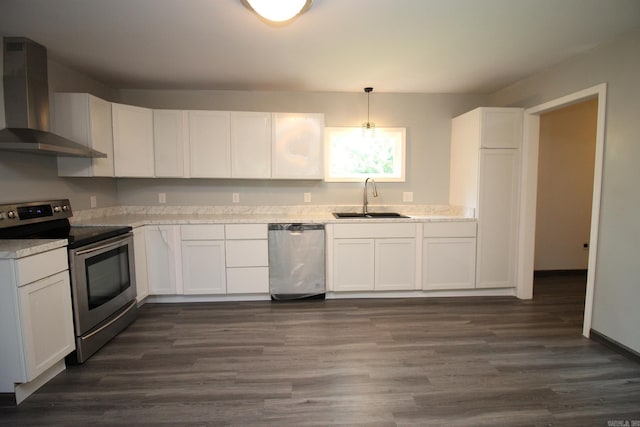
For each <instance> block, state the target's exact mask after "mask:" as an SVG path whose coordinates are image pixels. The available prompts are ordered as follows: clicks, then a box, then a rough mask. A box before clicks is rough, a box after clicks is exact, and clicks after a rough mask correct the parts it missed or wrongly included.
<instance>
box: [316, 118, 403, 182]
mask: <svg viewBox="0 0 640 427" xmlns="http://www.w3.org/2000/svg"><path fill="white" fill-rule="evenodd" d="M351 132H353V133H356V132H358V133H359V134H360V135H362V132H367V131H364V130H363V129H362V128H361V127H349V126H336V127H325V128H324V181H325V182H361V181H364V180H365V179H366V178H373V179H375V180H376V182H405V181H406V169H407V162H406V158H407V138H406V128H403V127H379V128H375V130H374V134H375V133H391V134H393V133H398V134H399V136H400V142H399V147H396V149H399V150H400V153H399V154H400V159H399V163H400V174H399V176H390V175H385V174H376V173H363V174H360V175H358V176H331V175H330V171H331V138H332V136H334V135H336V134H338V135H339V134H341V133H351ZM362 137H363V138H365V136H362ZM394 160H395V159H394ZM396 162H397V160H396Z"/></svg>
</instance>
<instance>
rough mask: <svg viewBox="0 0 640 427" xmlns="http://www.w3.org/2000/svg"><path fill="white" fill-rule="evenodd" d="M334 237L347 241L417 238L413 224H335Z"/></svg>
mask: <svg viewBox="0 0 640 427" xmlns="http://www.w3.org/2000/svg"><path fill="white" fill-rule="evenodd" d="M333 237H334V238H345V239H359V238H365V239H366V238H397V237H416V225H415V224H413V223H392V224H382V223H380V222H372V223H369V224H334V225H333Z"/></svg>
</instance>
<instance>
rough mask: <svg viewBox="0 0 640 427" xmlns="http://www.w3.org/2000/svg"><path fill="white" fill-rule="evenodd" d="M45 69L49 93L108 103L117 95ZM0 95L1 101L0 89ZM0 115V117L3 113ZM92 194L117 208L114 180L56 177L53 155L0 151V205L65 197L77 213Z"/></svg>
mask: <svg viewBox="0 0 640 427" xmlns="http://www.w3.org/2000/svg"><path fill="white" fill-rule="evenodd" d="M1 56H2V55H0V57H1ZM1 61H2V60H1V59H0V62H1ZM0 65H1V63H0ZM1 68H2V67H0V69H1ZM48 68H49V91H50V92H88V93H93V94H94V95H96V96H99V97H101V98H104V99H109V100H113V99H114V97H115V96H116V95H117V92H116V91H114V90H112V89H110V88H108V87H107V86H105V85H103V84H101V83H99V82H97V81H95V80H92V79H90V78H88V77H86V76H84V75H82V74H80V73H77V72H76V71H74V70H72V69H70V68H68V67H65V66H63V65H60V64H58V63H56V62H53V61H49V62H48ZM0 95H2V96H0V99H4V95H3V91H2V89H1V88H0ZM0 110H2V109H0ZM0 113H2V114H4V110H2V111H0ZM2 121H4V116H3V120H2ZM92 195H95V196H96V198H97V201H98V206H99V207H104V206H114V205H117V203H118V202H117V187H116V182H115V180H113V179H108V178H107V179H105V178H91V179H82V178H59V177H58V171H57V164H56V157H55V156H45V155H41V154H34V153H12V152H9V151H0V203H12V202H21V201H31V200H46V199H51V198H68V199H70V201H71V206H72V207H73V209H75V210H78V209H88V208H89V197H90V196H92Z"/></svg>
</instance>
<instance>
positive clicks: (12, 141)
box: [0, 37, 107, 157]
mask: <svg viewBox="0 0 640 427" xmlns="http://www.w3.org/2000/svg"><path fill="white" fill-rule="evenodd" d="M3 57H4V67H3V68H4V72H3V87H4V109H5V119H6V128H5V129H0V150H10V151H28V152H36V153H40V154H50V155H60V156H75V157H107V155H106V154H104V153H101V152H99V151H96V150H92V149H91V148H89V147H87V146H85V145H82V144H79V143H77V142H73V141H71V140H68V139H66V138H63V137H61V136H60V135H56V134H54V133H52V132H50V131H49V79H48V74H47V50H46V49H45V48H44V46H42V45H39V44H38V43H36V42H34V41H32V40H29V39H27V38H25V37H5V38H4V39H3Z"/></svg>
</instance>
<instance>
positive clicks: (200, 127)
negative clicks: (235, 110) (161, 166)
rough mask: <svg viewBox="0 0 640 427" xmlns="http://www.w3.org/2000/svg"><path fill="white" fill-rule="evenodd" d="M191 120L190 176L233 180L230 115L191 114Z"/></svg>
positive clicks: (206, 112) (197, 112)
mask: <svg viewBox="0 0 640 427" xmlns="http://www.w3.org/2000/svg"><path fill="white" fill-rule="evenodd" d="M188 117H189V167H190V176H192V177H194V178H229V177H231V147H230V145H231V140H230V131H229V120H230V119H229V112H226V111H189V112H188Z"/></svg>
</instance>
